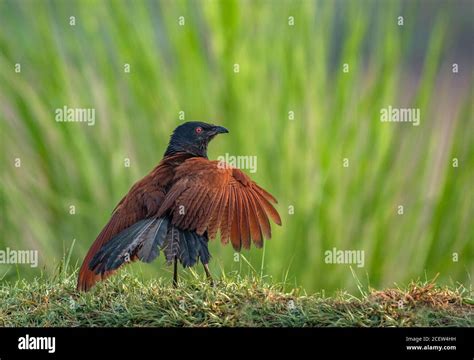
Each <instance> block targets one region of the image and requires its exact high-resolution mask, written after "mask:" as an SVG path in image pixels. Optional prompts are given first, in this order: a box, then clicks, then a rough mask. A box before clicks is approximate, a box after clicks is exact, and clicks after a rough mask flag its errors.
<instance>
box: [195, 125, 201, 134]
mask: <svg viewBox="0 0 474 360" xmlns="http://www.w3.org/2000/svg"><path fill="white" fill-rule="evenodd" d="M200 133H202V127H200V126H198V127H197V128H196V134H200Z"/></svg>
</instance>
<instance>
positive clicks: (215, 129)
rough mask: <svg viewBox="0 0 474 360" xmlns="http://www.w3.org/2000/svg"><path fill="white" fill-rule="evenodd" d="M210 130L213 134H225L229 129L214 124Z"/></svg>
mask: <svg viewBox="0 0 474 360" xmlns="http://www.w3.org/2000/svg"><path fill="white" fill-rule="evenodd" d="M212 132H213V133H214V134H227V133H228V132H229V130H227V129H226V128H225V127H223V126H214V127H213V128H212Z"/></svg>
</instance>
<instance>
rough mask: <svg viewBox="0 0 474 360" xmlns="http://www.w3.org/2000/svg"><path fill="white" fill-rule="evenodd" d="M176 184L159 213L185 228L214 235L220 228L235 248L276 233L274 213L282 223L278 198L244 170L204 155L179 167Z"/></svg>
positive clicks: (276, 220)
mask: <svg viewBox="0 0 474 360" xmlns="http://www.w3.org/2000/svg"><path fill="white" fill-rule="evenodd" d="M172 183H173V185H172V186H171V188H170V189H169V191H168V192H167V194H166V197H165V199H164V201H163V203H162V204H161V206H160V209H159V211H158V214H157V216H158V217H162V216H164V215H167V216H168V217H169V218H170V219H171V220H170V221H171V224H172V225H174V226H176V227H177V228H179V229H182V230H191V231H196V233H197V234H198V235H202V234H204V233H205V232H206V231H207V233H208V236H209V238H210V239H212V238H215V237H216V235H217V233H218V231H219V232H220V236H221V241H222V243H224V244H226V243H228V242H229V240H230V241H231V243H232V246H233V247H234V249H235V250H237V251H238V250H240V249H241V248H242V246H243V247H244V248H246V249H248V248H250V243H251V242H252V241H253V243H254V244H255V246H257V247H261V246H262V245H263V240H264V238H266V239H269V238H270V237H271V227H270V221H269V218H270V219H272V220H273V221H274V222H275V223H276V224H278V225H281V219H280V216H279V214H278V212H277V211H276V210H275V208H274V207H273V204H276V203H277V201H276V199H275V198H274V197H273V196H272V195H270V194H269V193H268V192H267V191H265V190H264V189H262V188H261V187H260V186H258V185H257V184H256V183H255V182H254V181H252V180H251V179H250V178H249V177H248V176H247V175H246V174H245V173H243V172H242V171H241V170H239V169H235V168H231V167H230V166H229V165H227V164H225V163H224V162H219V161H209V160H207V159H204V158H192V159H189V160H186V161H185V162H184V163H183V164H181V165H180V166H179V167H177V169H176V172H175V177H174V179H173V181H172Z"/></svg>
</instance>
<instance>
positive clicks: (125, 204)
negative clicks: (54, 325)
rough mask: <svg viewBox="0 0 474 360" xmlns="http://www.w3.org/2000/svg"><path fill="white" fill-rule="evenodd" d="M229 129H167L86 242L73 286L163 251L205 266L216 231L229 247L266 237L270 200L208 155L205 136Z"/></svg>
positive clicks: (172, 260) (86, 285)
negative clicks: (144, 170) (165, 138)
mask: <svg viewBox="0 0 474 360" xmlns="http://www.w3.org/2000/svg"><path fill="white" fill-rule="evenodd" d="M228 132H229V131H228V130H227V129H226V128H225V127H223V126H217V125H212V124H208V123H205V122H200V121H189V122H185V123H182V124H181V125H179V126H178V127H176V129H175V130H174V131H173V133H172V134H171V137H170V141H169V144H168V147H167V148H166V151H165V153H164V156H163V159H162V160H161V161H160V162H159V164H158V165H157V166H156V167H155V168H154V169H153V170H152V171H151V172H150V173H149V174H148V175H146V176H145V177H144V178H142V179H141V180H139V181H138V182H136V183H135V184H134V185H133V186H132V187H131V188H130V190H129V192H128V193H127V194H126V195H125V196H124V197H123V198H122V200H120V201H119V203H118V204H117V205H116V207H115V208H114V210H113V211H112V215H111V218H110V220H109V221H108V222H107V224H106V225H105V226H104V228H103V229H102V231H101V232H100V233H99V235H98V236H97V238H96V240H95V241H94V242H93V243H92V245H91V247H90V249H89V251H88V252H87V254H86V256H85V258H84V261H83V263H82V266H81V268H80V270H79V276H78V281H77V290H79V291H88V290H90V289H91V288H92V287H93V286H94V285H95V284H96V283H97V282H99V281H102V280H104V279H106V278H108V277H109V276H111V275H112V274H114V273H115V272H116V271H117V270H118V269H119V268H120V267H121V266H122V265H124V264H128V263H130V262H133V261H136V260H140V261H142V262H145V263H150V262H152V261H153V260H155V259H156V258H157V257H158V255H159V254H160V250H161V251H162V253H163V254H164V257H165V259H166V263H167V265H169V266H171V265H172V264H173V286H174V287H177V286H178V262H179V263H181V265H182V266H183V267H184V268H187V267H191V266H194V265H195V264H196V263H198V262H201V263H202V265H203V267H204V271H205V274H206V277H207V278H208V279H209V281H210V283H211V284H213V278H212V275H211V272H210V270H209V266H208V264H209V261H210V258H211V255H210V253H209V248H208V242H209V239H211V240H212V239H215V238H216V237H217V234H218V233H219V236H220V240H221V242H222V244H224V245H225V244H228V243H229V241H230V243H231V244H232V247H233V248H234V249H235V251H240V250H241V249H242V247H243V248H244V249H249V248H250V246H251V243H252V242H253V244H254V246H255V247H257V248H261V247H262V246H263V242H264V240H265V239H269V238H270V237H271V224H270V219H271V220H272V221H273V222H274V223H276V224H277V225H281V218H280V215H279V213H278V211H277V210H276V209H275V206H276V205H275V204H277V200H276V198H275V197H274V196H273V195H271V194H270V193H269V192H267V191H266V190H264V189H263V188H262V187H260V186H259V185H257V184H256V183H255V182H254V181H253V180H251V179H250V177H249V176H248V175H246V174H245V173H244V172H243V171H242V170H240V169H238V168H237V167H233V166H231V165H229V164H227V163H225V162H223V161H218V160H209V159H208V156H207V148H208V145H209V142H210V141H211V140H212V139H214V138H215V137H216V136H217V135H219V134H225V133H228Z"/></svg>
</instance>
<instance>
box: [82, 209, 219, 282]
mask: <svg viewBox="0 0 474 360" xmlns="http://www.w3.org/2000/svg"><path fill="white" fill-rule="evenodd" d="M112 220H113V219H112ZM112 224H113V223H112ZM110 226H111V224H110V223H109V224H108V225H107V226H106V228H105V229H104V230H103V233H104V234H103V233H101V234H100V235H99V237H98V238H97V240H96V241H95V242H94V244H93V245H92V247H91V249H90V250H89V253H88V254H87V256H86V258H85V260H84V263H83V264H82V267H81V270H80V272H79V281H78V285H77V288H78V290H84V291H87V290H89V289H90V288H91V287H92V286H93V285H94V284H95V283H96V282H97V281H99V280H103V279H105V278H107V277H108V276H110V275H112V274H113V273H114V272H115V271H116V270H117V269H118V268H119V267H120V266H122V265H123V264H125V263H128V262H130V261H133V260H136V259H139V260H141V261H144V262H147V263H148V262H151V261H153V260H154V259H156V257H157V256H158V255H159V253H160V249H161V250H162V251H163V253H164V254H165V258H166V261H167V262H168V264H170V263H171V262H172V261H173V260H174V258H175V257H178V259H179V261H180V262H181V264H182V265H183V267H190V266H193V265H195V264H196V263H197V262H198V261H199V260H200V261H201V262H202V263H203V264H207V263H208V262H209V260H210V257H211V256H210V254H209V249H208V247H207V245H208V237H207V233H204V234H203V235H198V234H197V233H196V232H195V231H183V230H180V229H178V228H176V227H175V226H173V225H171V224H170V222H169V220H168V219H167V218H166V217H163V218H147V219H144V220H140V221H138V222H136V223H135V224H133V225H131V226H129V227H128V228H126V229H124V230H122V231H120V232H118V234H116V235H114V236H110V237H109V238H110V240H108V241H104V239H103V237H105V236H107V229H108V228H109V227H110ZM109 231H110V230H109Z"/></svg>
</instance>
